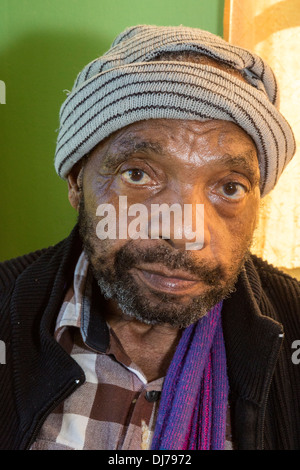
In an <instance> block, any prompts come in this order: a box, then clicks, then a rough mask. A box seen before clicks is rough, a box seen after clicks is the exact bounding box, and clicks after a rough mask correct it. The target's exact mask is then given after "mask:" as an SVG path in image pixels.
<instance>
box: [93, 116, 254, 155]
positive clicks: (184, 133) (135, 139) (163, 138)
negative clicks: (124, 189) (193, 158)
mask: <svg viewBox="0 0 300 470" xmlns="http://www.w3.org/2000/svg"><path fill="white" fill-rule="evenodd" d="M237 138H238V142H239V145H244V146H245V151H246V148H248V149H249V150H250V149H253V150H254V151H255V150H256V147H255V144H254V142H253V140H252V138H251V137H250V136H249V135H248V134H246V132H245V131H244V130H243V129H242V128H241V127H239V126H238V125H236V124H234V123H232V122H230V121H221V120H208V121H192V120H191V121H183V120H177V119H174V120H173V119H169V120H168V119H151V120H148V121H139V122H137V123H134V124H131V125H128V126H126V127H125V128H123V129H120V130H119V131H117V132H115V133H114V134H112V135H111V136H110V137H109V138H108V139H106V140H105V141H104V142H103V143H101V142H100V144H99V148H100V149H101V148H102V149H103V150H104V151H105V153H107V152H111V151H122V152H125V153H127V152H133V153H134V152H135V151H143V150H144V151H145V152H147V151H153V152H155V153H157V154H163V153H164V151H165V150H166V146H168V145H171V146H173V147H174V148H175V150H176V146H179V145H181V143H182V142H185V143H187V144H195V143H196V144H197V142H198V141H199V145H200V148H201V145H202V140H203V141H205V142H213V141H214V142H215V143H216V144H218V145H219V146H222V147H223V148H224V149H226V146H231V145H232V144H236V141H237ZM96 149H97V147H96Z"/></svg>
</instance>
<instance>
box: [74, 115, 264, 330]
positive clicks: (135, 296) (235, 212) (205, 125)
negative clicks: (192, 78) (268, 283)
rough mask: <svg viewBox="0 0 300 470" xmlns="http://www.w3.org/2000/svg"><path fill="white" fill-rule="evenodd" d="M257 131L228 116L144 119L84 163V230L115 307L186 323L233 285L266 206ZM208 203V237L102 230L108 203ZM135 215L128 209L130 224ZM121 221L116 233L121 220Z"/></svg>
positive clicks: (149, 318) (153, 319)
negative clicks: (197, 245) (101, 234)
mask: <svg viewBox="0 0 300 470" xmlns="http://www.w3.org/2000/svg"><path fill="white" fill-rule="evenodd" d="M258 183H259V167H258V161H257V154H256V148H255V145H254V143H253V141H252V140H251V138H250V137H249V136H248V135H247V134H246V133H245V132H244V131H243V130H242V129H241V128H239V127H238V126H237V125H235V124H233V123H231V122H227V121H218V120H214V121H206V122H198V121H180V120H166V119H157V120H148V121H141V122H138V123H135V124H132V125H129V126H128V127H126V128H123V129H121V130H120V131H117V132H116V133H114V134H113V135H112V136H111V137H109V138H108V139H106V140H105V141H104V142H101V143H100V144H99V145H98V146H97V147H96V148H95V149H94V150H93V151H92V153H91V155H90V157H89V158H88V160H87V162H86V164H85V166H84V170H83V181H82V188H83V191H82V193H81V196H82V197H81V201H80V210H79V225H80V233H81V236H82V239H83V243H84V247H85V250H86V253H87V255H88V258H89V260H90V263H91V266H92V268H93V271H94V275H95V277H96V279H97V280H98V283H99V286H100V288H101V290H102V292H103V293H104V294H105V295H106V297H107V298H108V299H110V302H109V304H110V306H111V308H114V309H116V310H117V311H118V312H119V313H120V314H122V315H124V316H126V317H130V318H135V319H137V320H139V321H142V322H144V323H147V324H158V323H167V324H170V325H171V326H174V327H187V326H188V325H189V324H191V323H193V322H195V321H196V320H198V319H199V318H201V317H202V316H203V315H204V314H205V313H206V312H207V311H208V310H209V309H210V308H211V307H213V306H214V305H215V304H216V303H218V302H219V301H220V300H221V299H223V298H224V297H225V296H226V295H228V293H230V292H231V291H232V290H233V287H234V284H235V282H236V279H237V276H238V274H239V272H240V270H241V267H242V265H243V263H244V261H245V258H246V256H247V255H248V252H249V246H250V244H251V240H252V235H253V231H254V228H255V224H256V216H257V211H258V205H259V198H260V194H259V187H258ZM120 196H126V197H127V205H128V207H129V206H130V205H132V204H136V203H139V204H143V205H144V206H145V207H146V208H148V209H149V214H150V213H151V209H150V208H151V205H152V204H162V203H166V204H168V205H172V204H174V203H179V204H180V205H181V206H182V208H183V207H184V205H185V204H189V205H192V207H195V206H196V204H203V205H204V243H203V247H202V249H200V250H187V249H186V242H187V241H188V242H190V240H187V239H185V238H184V233H183V237H182V238H181V239H178V238H175V233H174V232H172V231H171V233H170V238H169V239H162V238H158V239H151V238H150V236H149V238H147V239H106V240H100V239H99V238H98V237H97V235H96V226H97V224H98V222H99V217H98V216H97V215H96V211H97V207H98V206H99V205H100V204H105V203H106V204H111V205H113V206H114V207H115V209H116V223H117V225H118V224H119V213H118V211H119V197H120ZM129 221H130V217H129V218H128V223H129ZM116 228H117V233H118V230H119V228H120V227H118V226H117V227H116Z"/></svg>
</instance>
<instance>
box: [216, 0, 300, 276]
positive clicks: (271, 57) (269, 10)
mask: <svg viewBox="0 0 300 470" xmlns="http://www.w3.org/2000/svg"><path fill="white" fill-rule="evenodd" d="M224 39H226V40H227V41H229V42H230V43H232V44H235V45H238V46H241V47H245V48H247V49H249V50H251V51H252V52H255V53H257V54H258V55H260V56H261V57H262V58H264V59H265V60H266V61H267V62H268V63H269V65H270V66H271V67H272V68H273V70H274V72H275V75H276V77H277V79H278V82H279V90H280V96H281V99H280V103H281V104H280V110H281V112H282V114H283V115H284V116H285V118H286V119H287V120H288V122H289V123H290V125H291V126H292V128H293V130H294V133H295V137H296V141H297V146H298V151H297V154H296V155H295V157H294V159H293V160H292V161H291V162H290V163H289V165H288V166H287V167H286V169H285V171H284V172H283V174H282V176H281V178H280V179H279V182H278V184H277V186H276V187H275V189H274V190H273V191H272V192H271V193H270V194H269V195H267V196H266V197H265V198H263V199H262V206H261V210H260V218H259V223H258V227H257V230H256V232H255V237H254V242H253V247H252V251H253V252H254V253H256V254H257V255H259V256H261V257H262V258H263V259H266V260H268V261H269V262H270V263H272V264H273V265H274V266H278V267H281V268H284V270H286V271H288V270H293V272H292V274H294V275H295V276H296V277H298V276H299V275H300V0H284V1H283V0H225V10H224Z"/></svg>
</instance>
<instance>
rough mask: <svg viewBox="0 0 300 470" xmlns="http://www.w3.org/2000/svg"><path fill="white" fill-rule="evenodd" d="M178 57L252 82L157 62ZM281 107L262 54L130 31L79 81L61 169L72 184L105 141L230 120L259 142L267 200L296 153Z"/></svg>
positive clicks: (186, 34)
mask: <svg viewBox="0 0 300 470" xmlns="http://www.w3.org/2000/svg"><path fill="white" fill-rule="evenodd" d="M174 51H178V52H179V51H194V52H197V53H199V54H202V55H205V56H208V57H210V58H212V59H215V60H217V61H220V62H222V63H224V64H227V65H229V66H231V67H232V68H234V69H236V70H238V71H239V72H241V73H242V75H243V76H244V78H245V79H246V81H247V82H245V81H243V80H241V79H240V78H237V77H236V76H234V75H233V74H232V73H228V72H227V71H226V69H225V70H223V69H219V68H216V67H214V66H212V65H205V64H202V63H192V62H184V61H183V62H181V61H174V60H160V61H159V60H155V58H156V57H158V56H159V55H160V54H162V53H165V52H174ZM278 104H279V99H278V88H277V83H276V79H275V77H274V74H273V72H272V70H271V68H270V67H269V66H268V65H267V64H266V63H265V62H264V61H263V60H262V59H261V58H259V57H258V56H256V55H255V54H253V53H251V52H249V51H247V50H245V49H242V48H240V47H236V46H233V45H230V44H228V43H227V42H226V41H224V40H223V39H222V38H220V37H218V36H215V35H214V34H211V33H209V32H207V31H202V30H199V29H194V28H186V27H181V26H179V27H177V26H176V27H175V26H169V27H160V26H146V25H140V26H135V27H132V28H128V29H126V30H125V31H124V32H123V33H121V34H120V35H119V36H118V37H117V38H116V39H115V41H114V42H113V44H112V46H111V48H110V50H109V51H108V52H107V53H106V54H104V55H103V56H102V57H99V58H98V59H96V60H94V61H93V62H91V63H90V64H88V65H87V66H86V67H85V68H84V69H83V70H82V71H81V72H80V73H79V75H78V77H77V79H76V81H75V84H74V87H73V89H72V91H71V92H70V94H69V95H68V97H67V99H66V100H65V102H64V103H63V105H62V107H61V110H60V129H59V135H58V140H57V147H56V155H55V168H56V171H57V173H58V174H59V175H60V176H61V177H62V178H66V177H67V175H68V173H69V172H70V170H71V168H72V167H73V165H74V164H75V163H76V162H78V160H80V159H81V158H82V157H83V156H84V155H86V154H87V153H88V152H90V151H91V150H92V149H93V148H94V147H95V146H96V145H97V144H98V143H99V142H100V141H101V140H103V139H104V138H105V137H108V136H109V135H110V134H112V133H113V132H115V131H116V130H118V129H121V128H122V127H125V126H127V125H128V124H132V123H134V122H137V121H141V120H145V119H159V118H167V119H183V120H187V119H190V120H199V121H205V120H211V119H223V120H228V121H232V122H234V123H236V124H238V125H239V126H240V127H241V128H243V129H244V130H245V131H246V132H247V133H248V134H249V135H250V136H251V137H252V139H253V140H254V142H255V144H256V147H257V152H258V159H259V166H260V174H261V183H260V189H261V195H262V196H264V195H266V194H267V193H268V192H270V191H271V190H272V189H273V187H274V186H275V184H276V183H277V180H278V178H279V176H280V175H281V173H282V171H283V169H284V168H285V166H286V165H287V163H288V162H289V161H290V160H291V158H292V157H293V155H294V153H295V140H294V136H293V132H292V130H291V128H290V126H289V124H288V123H287V121H286V120H285V119H284V117H283V116H282V115H281V114H280V112H279V111H278Z"/></svg>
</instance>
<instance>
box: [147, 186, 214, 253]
mask: <svg viewBox="0 0 300 470" xmlns="http://www.w3.org/2000/svg"><path fill="white" fill-rule="evenodd" d="M206 219H207V214H206V211H205V204H204V198H201V197H200V195H199V194H195V192H194V191H191V192H190V193H188V194H187V193H185V194H184V197H183V195H180V196H178V193H177V194H173V195H172V197H169V198H168V203H166V202H163V203H158V202H155V203H152V204H151V216H150V221H149V238H152V239H158V238H160V239H164V240H166V242H168V243H169V244H170V245H171V246H172V247H173V248H175V249H181V250H202V249H203V248H204V247H205V246H207V245H208V244H209V241H210V233H209V230H208V223H207V222H208V221H207V220H206Z"/></svg>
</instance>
